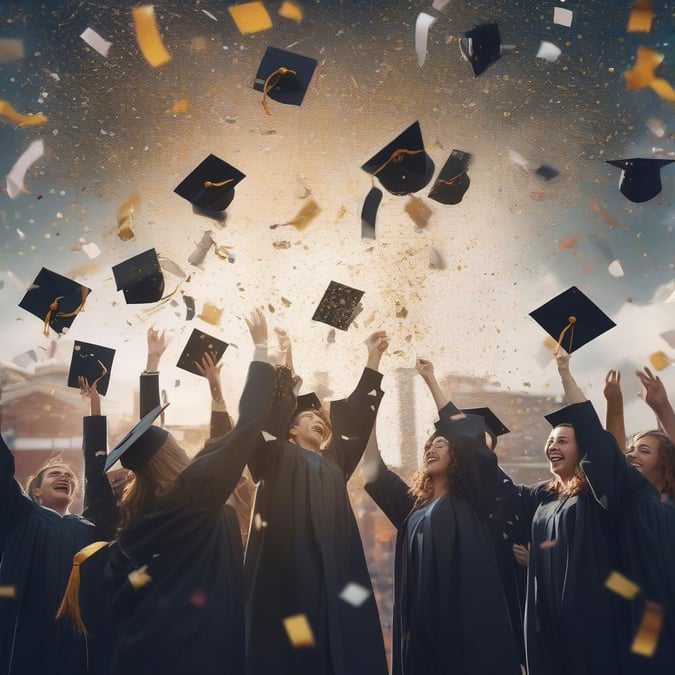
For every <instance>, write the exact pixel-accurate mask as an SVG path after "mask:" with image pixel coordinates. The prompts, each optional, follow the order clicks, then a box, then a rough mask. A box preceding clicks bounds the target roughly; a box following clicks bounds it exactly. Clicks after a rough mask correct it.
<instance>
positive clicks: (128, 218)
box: [117, 192, 141, 241]
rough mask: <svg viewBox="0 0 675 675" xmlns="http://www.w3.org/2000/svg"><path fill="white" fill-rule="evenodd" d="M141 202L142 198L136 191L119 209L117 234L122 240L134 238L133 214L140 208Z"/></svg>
mask: <svg viewBox="0 0 675 675" xmlns="http://www.w3.org/2000/svg"><path fill="white" fill-rule="evenodd" d="M140 203H141V200H140V197H139V196H138V193H137V192H134V193H133V194H132V195H131V196H130V197H129V199H127V200H126V201H125V202H124V203H123V204H121V205H120V206H119V207H118V209H117V225H118V227H119V230H118V232H117V236H118V237H119V238H120V239H121V240H122V241H129V239H133V238H134V236H135V235H134V232H133V230H132V229H131V223H132V216H133V215H134V213H135V212H136V210H137V209H138V206H139V204H140Z"/></svg>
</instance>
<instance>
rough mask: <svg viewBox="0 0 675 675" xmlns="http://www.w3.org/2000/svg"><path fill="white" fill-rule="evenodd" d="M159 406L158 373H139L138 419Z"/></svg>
mask: <svg viewBox="0 0 675 675" xmlns="http://www.w3.org/2000/svg"><path fill="white" fill-rule="evenodd" d="M159 405H161V400H160V396H159V373H141V378H140V409H141V415H140V419H143V418H144V417H145V416H146V415H147V414H148V413H149V412H150V411H151V410H154V409H155V408H156V407H157V406H159Z"/></svg>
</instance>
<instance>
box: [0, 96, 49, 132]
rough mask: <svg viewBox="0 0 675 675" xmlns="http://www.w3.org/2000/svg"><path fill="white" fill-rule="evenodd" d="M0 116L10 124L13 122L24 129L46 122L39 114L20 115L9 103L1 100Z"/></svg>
mask: <svg viewBox="0 0 675 675" xmlns="http://www.w3.org/2000/svg"><path fill="white" fill-rule="evenodd" d="M0 115H2V117H4V118H5V119H7V120H9V121H10V122H15V123H16V124H21V125H23V126H25V127H34V126H36V125H38V124H44V123H45V122H46V121H47V118H46V117H45V116H44V115H41V114H37V115H22V114H21V113H20V112H17V111H16V110H15V108H14V106H13V105H12V104H11V103H10V102H9V101H3V100H1V99H0Z"/></svg>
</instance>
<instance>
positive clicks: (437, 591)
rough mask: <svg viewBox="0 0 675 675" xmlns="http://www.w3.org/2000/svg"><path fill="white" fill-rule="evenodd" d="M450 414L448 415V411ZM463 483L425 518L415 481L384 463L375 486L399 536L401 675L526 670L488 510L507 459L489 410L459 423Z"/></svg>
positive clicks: (397, 656)
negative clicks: (501, 462) (501, 457)
mask: <svg viewBox="0 0 675 675" xmlns="http://www.w3.org/2000/svg"><path fill="white" fill-rule="evenodd" d="M440 412H441V416H442V417H443V416H444V415H445V414H446V413H448V410H447V409H445V408H444V409H443V410H442V411H440ZM452 433H453V437H452V439H451V441H452V442H453V445H454V447H455V448H456V449H455V457H456V459H457V462H458V469H459V485H457V486H454V487H452V488H451V489H450V491H449V492H447V493H446V494H445V495H444V496H443V497H441V498H440V499H439V500H438V501H437V502H436V504H435V506H434V507H433V510H431V512H430V514H429V515H427V516H426V517H425V518H424V519H423V520H422V522H421V524H420V525H419V529H418V530H416V534H415V536H417V533H419V532H421V538H422V548H421V552H420V550H419V548H417V546H418V545H417V544H415V545H413V543H412V542H411V540H410V537H411V529H414V527H413V525H412V524H413V523H414V522H415V521H416V520H417V519H418V517H419V513H418V512H417V511H416V510H415V509H414V502H415V500H414V498H413V497H412V496H411V495H410V493H409V487H408V485H406V484H405V482H404V481H403V480H402V479H401V478H400V477H399V476H397V475H396V474H395V473H394V472H392V471H390V470H389V469H387V468H386V466H385V465H384V463H381V466H380V471H379V474H378V477H377V479H376V480H375V481H373V482H371V483H367V484H366V491H367V492H368V494H369V495H370V496H371V497H372V498H373V499H374V500H375V502H376V503H377V505H378V506H379V507H380V508H381V509H382V510H383V511H384V513H385V514H386V515H387V517H388V518H389V520H391V522H392V524H393V525H394V527H396V529H397V531H398V533H397V537H396V558H395V574H394V626H393V632H394V639H393V655H392V658H393V673H394V675H518V674H519V673H520V663H519V661H520V659H519V652H518V645H517V638H516V637H515V635H514V629H513V627H512V625H511V620H510V616H509V610H508V606H507V602H506V597H505V594H504V589H503V585H502V578H501V572H500V567H499V563H498V560H497V556H496V552H495V545H494V538H493V533H492V530H491V528H490V525H489V522H488V517H489V511H490V509H491V507H492V505H493V502H494V486H495V485H496V482H495V477H496V473H497V460H496V457H495V455H494V453H493V452H492V451H491V450H489V449H488V448H487V447H486V446H485V441H484V436H485V427H484V423H483V420H482V419H481V418H479V417H474V416H469V417H467V418H466V419H463V420H458V421H456V422H453V423H452Z"/></svg>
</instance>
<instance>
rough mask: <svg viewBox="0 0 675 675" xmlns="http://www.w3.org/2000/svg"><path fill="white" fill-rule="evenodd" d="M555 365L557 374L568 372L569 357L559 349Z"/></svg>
mask: <svg viewBox="0 0 675 675" xmlns="http://www.w3.org/2000/svg"><path fill="white" fill-rule="evenodd" d="M555 363H556V366H557V367H558V372H559V373H561V374H562V373H568V372H569V370H570V355H569V354H568V353H567V352H566V351H565V350H564V349H563V348H562V347H560V348H559V349H558V351H557V353H556V355H555Z"/></svg>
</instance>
